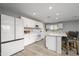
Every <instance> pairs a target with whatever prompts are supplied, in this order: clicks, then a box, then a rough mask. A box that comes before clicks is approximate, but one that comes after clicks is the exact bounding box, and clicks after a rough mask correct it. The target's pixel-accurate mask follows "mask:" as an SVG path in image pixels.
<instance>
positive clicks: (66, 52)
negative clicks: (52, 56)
mask: <svg viewBox="0 0 79 59" xmlns="http://www.w3.org/2000/svg"><path fill="white" fill-rule="evenodd" d="M68 45H69V44H68V43H66V54H67V55H68V48H69V47H68Z"/></svg>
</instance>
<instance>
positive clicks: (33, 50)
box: [14, 40, 77, 56]
mask: <svg viewBox="0 0 79 59" xmlns="http://www.w3.org/2000/svg"><path fill="white" fill-rule="evenodd" d="M14 56H77V55H76V50H74V51H73V50H71V51H69V54H68V55H66V54H65V51H62V54H61V55H60V54H58V53H56V52H54V51H52V50H49V49H47V48H46V47H45V41H44V40H40V41H38V42H35V43H33V44H30V45H28V46H25V48H24V50H23V51H21V52H19V53H17V54H15V55H14Z"/></svg>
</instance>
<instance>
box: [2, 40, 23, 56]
mask: <svg viewBox="0 0 79 59" xmlns="http://www.w3.org/2000/svg"><path fill="white" fill-rule="evenodd" d="M23 49H24V40H19V41H14V42H9V43H5V44H1V55H2V56H9V55H12V54H14V53H16V52H19V51H21V50H23Z"/></svg>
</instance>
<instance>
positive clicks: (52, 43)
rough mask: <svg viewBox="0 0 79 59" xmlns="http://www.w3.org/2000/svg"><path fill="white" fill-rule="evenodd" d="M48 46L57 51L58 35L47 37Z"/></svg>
mask: <svg viewBox="0 0 79 59" xmlns="http://www.w3.org/2000/svg"><path fill="white" fill-rule="evenodd" d="M46 47H47V48H48V49H50V50H53V51H56V37H46Z"/></svg>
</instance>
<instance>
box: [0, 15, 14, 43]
mask: <svg viewBox="0 0 79 59" xmlns="http://www.w3.org/2000/svg"><path fill="white" fill-rule="evenodd" d="M10 40H14V17H11V16H7V15H1V42H4V41H10Z"/></svg>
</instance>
